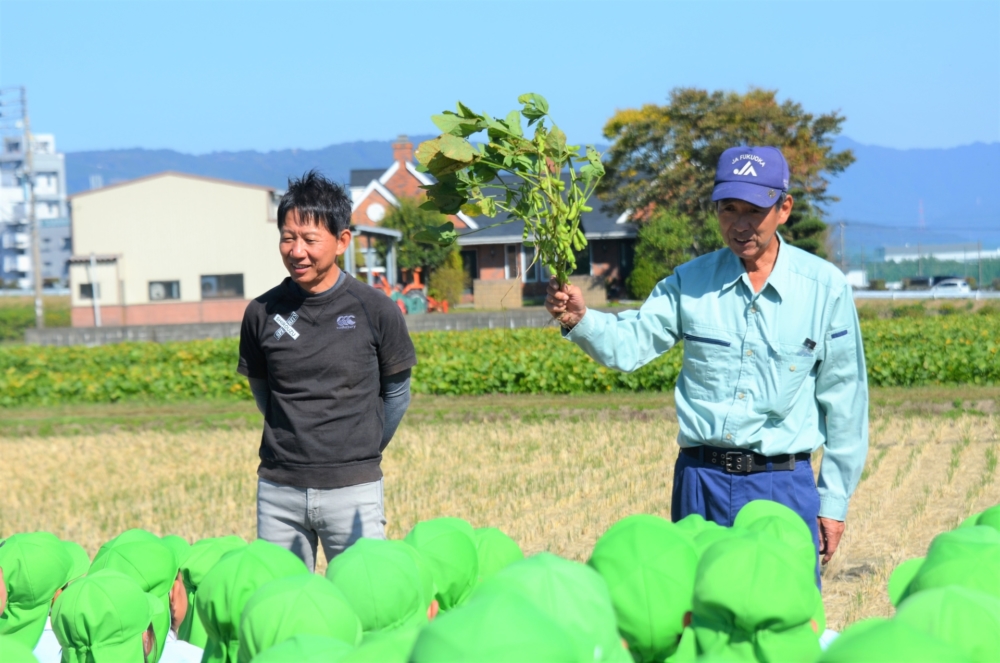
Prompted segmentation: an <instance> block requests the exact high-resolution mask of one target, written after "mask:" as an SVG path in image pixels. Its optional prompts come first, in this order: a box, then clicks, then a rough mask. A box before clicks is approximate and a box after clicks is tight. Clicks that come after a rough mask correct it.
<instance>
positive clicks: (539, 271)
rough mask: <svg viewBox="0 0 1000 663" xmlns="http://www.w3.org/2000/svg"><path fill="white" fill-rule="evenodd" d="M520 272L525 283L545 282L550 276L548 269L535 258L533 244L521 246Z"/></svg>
mask: <svg viewBox="0 0 1000 663" xmlns="http://www.w3.org/2000/svg"><path fill="white" fill-rule="evenodd" d="M521 272H522V273H523V274H524V279H523V280H524V282H525V283H535V282H537V281H542V282H546V281H548V280H549V278H550V275H549V270H547V269H546V268H545V266H544V265H542V263H541V262H538V261H536V260H535V247H533V246H524V245H522V246H521Z"/></svg>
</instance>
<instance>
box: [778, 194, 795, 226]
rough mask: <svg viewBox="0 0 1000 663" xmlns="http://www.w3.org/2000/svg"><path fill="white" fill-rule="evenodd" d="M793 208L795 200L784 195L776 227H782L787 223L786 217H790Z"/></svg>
mask: <svg viewBox="0 0 1000 663" xmlns="http://www.w3.org/2000/svg"><path fill="white" fill-rule="evenodd" d="M794 206H795V199H794V198H792V197H791V196H790V195H787V194H786V195H785V199H784V200H783V201H782V203H781V209H779V210H778V225H779V226H782V225H784V224H785V223H786V222H787V221H788V217H790V216H791V215H792V208H793V207H794Z"/></svg>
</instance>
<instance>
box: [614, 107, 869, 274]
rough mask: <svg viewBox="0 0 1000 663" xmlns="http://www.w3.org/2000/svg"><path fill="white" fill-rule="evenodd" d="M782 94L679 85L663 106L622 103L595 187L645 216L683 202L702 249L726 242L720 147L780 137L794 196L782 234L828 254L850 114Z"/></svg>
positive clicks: (695, 247)
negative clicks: (828, 216)
mask: <svg viewBox="0 0 1000 663" xmlns="http://www.w3.org/2000/svg"><path fill="white" fill-rule="evenodd" d="M776 95H777V92H776V91H774V90H762V89H758V88H751V89H750V90H749V91H748V92H747V93H746V94H739V93H737V92H722V91H716V92H708V91H706V90H700V89H697V88H677V89H674V90H673V91H672V92H671V93H670V102H669V103H668V104H667V105H666V106H658V105H655V104H647V105H645V106H643V107H642V108H639V109H626V110H622V111H618V112H617V113H615V115H614V116H613V117H612V118H611V119H610V120H608V123H607V124H606V125H605V126H604V136H605V137H606V138H608V139H610V140H612V141H613V143H612V145H611V149H610V150H609V152H608V157H609V158H608V160H607V162H606V169H607V175H606V176H605V177H604V179H603V180H602V181H601V184H600V187H599V189H598V195H599V196H601V197H602V198H603V199H604V200H605V201H606V202H608V203H609V204H611V205H612V206H613V207H614V208H615V209H617V210H618V211H619V212H622V211H625V210H629V209H630V210H635V211H637V215H638V217H639V218H640V220H641V219H642V218H644V217H646V218H649V217H650V216H651V214H652V212H653V210H655V209H657V208H660V207H667V208H674V209H676V210H677V211H678V212H679V213H680V214H682V215H683V216H685V217H687V218H688V219H690V222H691V236H692V242H691V252H692V254H693V255H701V254H703V253H708V252H709V251H714V250H715V249H717V248H720V247H721V246H722V245H723V244H722V237H721V236H720V235H719V232H718V227H717V223H716V220H715V210H714V205H713V204H712V202H711V198H712V188H713V186H714V177H715V168H716V165H717V164H718V161H719V157H720V156H721V155H722V152H723V151H724V150H726V149H727V148H730V147H734V146H737V145H774V146H776V147H779V148H781V151H782V152H783V153H784V155H785V159H786V160H787V161H788V167H789V171H790V176H791V181H790V186H789V193H790V194H791V195H792V196H793V197H794V198H795V210H794V212H793V216H792V218H791V219H789V222H788V224H787V225H786V227H785V229H784V230H783V231H782V232H783V236H784V237H785V238H786V239H788V240H789V241H790V242H791V243H792V244H794V245H796V246H799V247H801V248H803V249H805V250H807V251H811V252H812V253H816V254H818V255H823V237H824V233H825V231H826V226H825V224H824V223H823V221H822V217H823V215H824V210H823V205H824V204H826V203H828V202H832V201H835V200H836V199H835V198H834V197H832V196H830V195H828V194H827V185H828V184H829V182H828V180H827V177H828V176H829V175H836V174H838V173H840V172H843V171H844V169H846V168H847V167H848V166H850V165H851V164H852V163H853V162H854V155H853V154H852V153H851V151H850V150H843V151H841V152H835V151H834V150H833V146H832V141H833V137H834V136H835V135H837V134H838V133H840V130H841V125H842V124H843V122H844V116H843V115H840V114H839V113H837V112H836V111H834V112H832V113H826V114H822V115H813V114H811V113H807V112H805V110H803V108H802V106H801V105H800V104H798V103H795V102H793V101H785V102H782V103H779V102H778V100H777V99H776Z"/></svg>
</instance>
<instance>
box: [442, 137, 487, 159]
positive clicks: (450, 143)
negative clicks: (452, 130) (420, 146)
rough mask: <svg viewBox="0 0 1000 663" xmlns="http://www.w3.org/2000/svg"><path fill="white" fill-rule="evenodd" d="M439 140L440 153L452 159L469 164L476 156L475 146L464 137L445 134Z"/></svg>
mask: <svg viewBox="0 0 1000 663" xmlns="http://www.w3.org/2000/svg"><path fill="white" fill-rule="evenodd" d="M439 140H440V141H441V154H442V155H443V156H445V157H447V158H448V159H451V160H452V161H457V162H459V163H461V164H471V163H472V162H473V161H474V160H475V159H476V157H477V156H478V153H477V152H476V148H475V147H473V146H472V143H470V142H469V141H467V140H465V139H464V138H459V137H458V136H452V135H451V134H445V135H443V136H441V138H440V139H439Z"/></svg>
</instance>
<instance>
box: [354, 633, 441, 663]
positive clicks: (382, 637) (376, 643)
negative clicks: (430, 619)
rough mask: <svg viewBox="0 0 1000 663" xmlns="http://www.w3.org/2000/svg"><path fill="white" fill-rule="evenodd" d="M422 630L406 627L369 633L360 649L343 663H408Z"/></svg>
mask: <svg viewBox="0 0 1000 663" xmlns="http://www.w3.org/2000/svg"><path fill="white" fill-rule="evenodd" d="M422 630H423V627H421V626H406V627H403V628H397V629H393V630H391V631H373V632H371V633H368V634H367V635H365V636H364V639H363V640H362V641H361V646H360V647H358V648H357V649H355V650H354V651H352V652H351V653H349V654H347V655H346V656H344V658H343V663H406V661H407V659H409V658H410V652H411V651H413V645H414V643H415V642H416V641H417V638H418V637H419V636H420V632H421V631H422Z"/></svg>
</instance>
